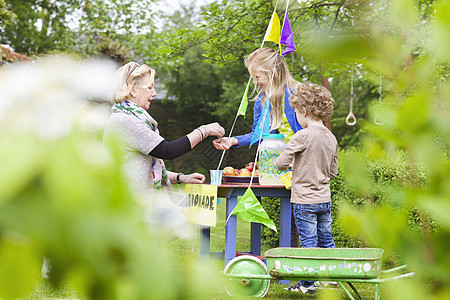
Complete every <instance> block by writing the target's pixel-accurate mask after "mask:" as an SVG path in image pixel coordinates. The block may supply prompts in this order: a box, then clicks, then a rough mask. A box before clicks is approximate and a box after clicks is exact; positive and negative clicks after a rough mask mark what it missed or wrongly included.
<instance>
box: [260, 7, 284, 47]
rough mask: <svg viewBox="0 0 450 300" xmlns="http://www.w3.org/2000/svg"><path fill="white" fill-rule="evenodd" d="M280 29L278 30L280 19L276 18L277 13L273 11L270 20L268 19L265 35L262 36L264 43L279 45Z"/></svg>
mask: <svg viewBox="0 0 450 300" xmlns="http://www.w3.org/2000/svg"><path fill="white" fill-rule="evenodd" d="M280 37H281V29H280V18H278V15H277V13H276V12H275V11H274V12H273V15H272V18H271V19H270V23H269V26H268V27H267V31H266V35H265V36H264V41H271V42H274V43H276V44H280Z"/></svg>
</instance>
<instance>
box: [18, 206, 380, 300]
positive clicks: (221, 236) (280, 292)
mask: <svg viewBox="0 0 450 300" xmlns="http://www.w3.org/2000/svg"><path fill="white" fill-rule="evenodd" d="M224 224H225V201H224V200H222V202H221V203H220V204H219V205H218V206H217V225H216V227H212V228H211V245H210V248H211V251H212V252H222V251H223V250H224V248H225V230H224ZM199 234H200V232H199V230H197V232H196V233H195V234H194V235H193V237H192V238H191V239H188V240H175V241H173V242H171V246H172V247H171V248H172V249H173V251H174V253H175V254H176V255H178V256H183V257H186V259H195V260H197V259H199V254H200V236H199ZM274 234H276V233H274ZM236 245H237V250H239V251H249V250H250V223H248V222H245V221H242V220H240V219H239V218H238V221H237V241H236ZM268 249H269V247H267V246H264V245H262V249H261V251H262V254H263V255H264V252H265V251H266V250H268ZM213 266H214V267H215V268H216V269H217V274H221V273H222V271H223V269H224V262H223V260H215V261H213ZM294 283H295V282H294ZM344 285H346V284H344ZM346 286H347V285H346ZM285 287H287V285H284V284H279V283H278V281H271V284H270V288H269V291H268V293H267V295H266V296H265V297H264V299H298V298H301V299H348V298H347V297H346V295H345V293H344V291H343V290H342V288H340V287H338V289H337V290H334V291H325V290H320V291H318V292H316V294H314V295H303V294H299V293H294V292H289V291H286V290H284V288H285ZM355 287H356V288H357V289H358V291H359V292H360V293H361V295H362V296H363V297H364V298H366V299H373V298H374V295H375V286H374V285H373V284H355ZM382 287H383V286H382ZM348 289H349V290H350V288H348ZM381 293H382V294H381V295H382V297H381V299H383V289H382V291H381ZM239 298H241V297H239ZM26 299H85V298H84V297H82V296H80V295H79V293H77V291H76V290H74V289H73V288H71V287H70V285H64V286H63V287H61V288H59V289H57V290H55V289H53V288H52V287H51V286H50V284H49V283H48V282H47V281H46V280H44V279H42V280H41V281H40V282H39V283H38V284H37V285H36V287H35V289H34V290H33V291H32V292H31V293H30V294H29V295H28V297H26ZM212 299H217V300H220V299H230V296H228V294H227V293H226V292H225V290H224V289H222V288H220V289H216V290H214V291H213V297H212ZM243 299H247V298H246V297H245V298H243Z"/></svg>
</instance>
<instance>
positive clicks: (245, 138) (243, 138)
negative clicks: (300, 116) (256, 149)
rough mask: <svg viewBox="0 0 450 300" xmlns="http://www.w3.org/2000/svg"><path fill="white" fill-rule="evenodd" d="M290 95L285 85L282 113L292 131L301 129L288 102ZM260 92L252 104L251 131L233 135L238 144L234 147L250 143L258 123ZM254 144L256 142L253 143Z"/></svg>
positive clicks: (270, 109) (274, 131) (260, 102)
mask: <svg viewBox="0 0 450 300" xmlns="http://www.w3.org/2000/svg"><path fill="white" fill-rule="evenodd" d="M290 96H291V91H290V89H288V88H287V87H286V91H285V94H284V113H285V114H286V118H287V120H288V123H289V125H290V126H291V129H292V131H293V132H294V133H296V132H297V131H299V130H300V129H303V128H302V126H301V125H300V124H299V123H298V121H297V117H296V115H295V111H294V109H292V107H291V104H289V97H290ZM261 97H262V93H261V95H259V97H258V99H257V100H256V101H255V105H254V106H253V126H252V132H249V133H247V134H243V135H237V136H234V137H235V138H236V139H237V140H238V142H239V144H238V145H237V146H236V147H241V146H248V145H250V141H251V140H252V135H253V132H254V131H255V128H256V126H257V125H258V121H259V118H260V117H261V112H262V109H263V107H262V101H261ZM269 111H270V112H271V111H272V106H271V105H270V101H269ZM270 133H276V130H272V131H270ZM255 144H256V143H255Z"/></svg>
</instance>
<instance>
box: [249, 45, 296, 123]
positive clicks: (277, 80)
mask: <svg viewBox="0 0 450 300" xmlns="http://www.w3.org/2000/svg"><path fill="white" fill-rule="evenodd" d="M244 62H245V66H246V67H247V69H248V70H249V72H250V73H252V71H253V70H255V71H256V70H258V71H262V72H264V73H266V75H267V77H268V78H269V85H268V87H267V88H266V92H265V94H264V96H263V98H262V101H263V102H262V103H263V104H265V103H266V100H267V99H270V105H271V106H272V114H271V123H270V124H271V126H270V127H271V128H270V129H271V130H273V129H277V128H279V127H280V126H281V123H282V116H283V100H284V95H285V91H286V87H287V88H296V87H297V86H298V85H299V84H300V83H299V82H298V81H296V80H295V79H294V78H293V77H292V75H291V73H289V69H288V67H287V65H286V62H285V61H284V58H283V57H281V55H279V54H278V52H277V51H275V50H274V49H272V48H268V47H265V48H259V49H257V50H255V51H253V52H252V53H251V54H250V55H249V56H248V57H247V58H246V59H245V61H244ZM255 89H256V87H255ZM261 93H262V91H260V92H259V93H258V96H259V95H260V94H261ZM258 96H257V97H258Z"/></svg>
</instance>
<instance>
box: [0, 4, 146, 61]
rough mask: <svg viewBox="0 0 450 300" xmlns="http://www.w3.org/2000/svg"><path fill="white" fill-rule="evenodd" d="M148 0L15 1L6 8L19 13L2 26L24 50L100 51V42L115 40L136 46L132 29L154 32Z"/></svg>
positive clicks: (11, 43) (89, 53)
mask: <svg viewBox="0 0 450 300" xmlns="http://www.w3.org/2000/svg"><path fill="white" fill-rule="evenodd" d="M153 2H154V1H153V0H144V1H138V2H133V1H127V0H112V1H106V2H105V1H101V0H91V1H81V0H64V1H52V0H43V1H14V0H6V8H7V9H8V10H9V11H11V12H12V13H14V14H15V15H17V18H14V19H12V20H10V21H9V22H8V23H6V24H5V25H4V26H2V27H0V34H1V36H2V37H3V39H2V43H5V44H8V45H9V46H11V47H13V48H14V50H15V51H17V52H20V53H27V54H31V53H36V54H45V53H49V52H55V51H57V52H71V53H78V54H81V55H82V56H92V55H98V54H99V51H98V50H97V48H96V47H95V45H96V44H97V43H100V42H103V43H105V39H106V40H111V41H115V42H119V43H123V44H125V45H126V46H132V45H130V44H128V43H127V42H131V41H132V39H130V38H129V37H128V34H130V33H141V34H142V33H144V32H145V33H147V34H151V33H152V31H153V30H154V24H152V23H151V22H150V21H149V20H151V11H150V10H149V9H148V7H149V6H150V5H151V4H152V3H153Z"/></svg>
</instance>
